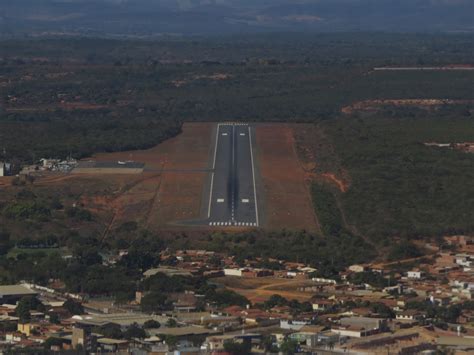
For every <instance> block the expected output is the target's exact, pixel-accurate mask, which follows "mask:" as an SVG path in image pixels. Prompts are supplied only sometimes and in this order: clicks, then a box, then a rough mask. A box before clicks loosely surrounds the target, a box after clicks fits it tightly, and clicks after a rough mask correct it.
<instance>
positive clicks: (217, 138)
mask: <svg viewBox="0 0 474 355" xmlns="http://www.w3.org/2000/svg"><path fill="white" fill-rule="evenodd" d="M220 127H221V125H220V124H218V125H217V129H216V142H215V143H214V144H215V145H214V161H213V162H212V174H211V189H210V191H209V207H208V209H207V218H211V204H212V190H213V188H214V170H215V169H216V156H217V145H218V144H219V129H220Z"/></svg>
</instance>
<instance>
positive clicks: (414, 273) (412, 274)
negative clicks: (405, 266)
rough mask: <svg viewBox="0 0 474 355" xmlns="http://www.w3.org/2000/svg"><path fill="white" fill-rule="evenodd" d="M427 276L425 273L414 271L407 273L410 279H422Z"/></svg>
mask: <svg viewBox="0 0 474 355" xmlns="http://www.w3.org/2000/svg"><path fill="white" fill-rule="evenodd" d="M424 276H425V274H424V272H423V271H420V270H412V271H408V272H407V277H408V278H409V279H418V280H419V279H422V278H423V277H424Z"/></svg>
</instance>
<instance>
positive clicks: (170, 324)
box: [166, 318, 178, 328]
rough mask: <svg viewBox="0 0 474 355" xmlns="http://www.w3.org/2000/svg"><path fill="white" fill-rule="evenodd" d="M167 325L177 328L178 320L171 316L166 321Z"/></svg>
mask: <svg viewBox="0 0 474 355" xmlns="http://www.w3.org/2000/svg"><path fill="white" fill-rule="evenodd" d="M166 326H167V327H168V328H176V327H177V326H178V322H177V321H176V319H174V318H169V319H168V321H167V322H166Z"/></svg>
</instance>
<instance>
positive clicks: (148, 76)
mask: <svg viewBox="0 0 474 355" xmlns="http://www.w3.org/2000/svg"><path fill="white" fill-rule="evenodd" d="M472 43H473V41H472V37H471V36H468V35H456V36H454V35H440V36H433V35H382V34H350V35H349V34H344V35H343V34H338V35H336V34H326V35H318V36H308V35H306V36H296V35H281V36H276V35H274V36H270V35H267V36H265V35H262V36H253V37H245V36H240V37H230V38H226V39H223V38H213V39H204V38H196V39H194V40H191V39H188V40H183V39H175V40H172V39H167V40H160V41H155V42H146V41H130V40H124V41H118V40H105V39H68V40H60V39H49V40H47V39H37V40H34V39H25V40H20V41H18V40H15V41H13V40H4V41H2V42H0V48H1V57H0V85H1V88H2V90H1V96H0V100H1V101H0V128H1V130H0V139H1V142H2V144H1V145H2V148H5V150H6V151H7V158H9V159H10V160H11V159H15V158H16V159H19V160H26V161H31V160H33V159H39V158H41V157H44V156H51V157H56V156H65V155H67V154H72V155H73V156H76V157H83V156H86V155H89V154H91V153H92V152H93V151H110V150H124V149H132V148H143V147H149V146H151V145H153V144H156V143H159V142H161V141H162V140H163V139H165V138H168V137H170V136H172V135H175V134H176V133H177V132H179V126H180V124H181V123H182V122H183V121H192V120H201V121H221V120H248V121H285V122H288V121H291V122H320V121H322V120H328V119H334V118H337V117H338V116H339V115H340V110H341V108H342V107H344V106H346V105H350V104H352V103H354V102H356V101H360V100H367V99H390V98H393V99H402V98H426V99H431V98H441V99H457V100H471V99H472V92H474V86H473V85H474V80H473V79H474V71H434V72H433V71H427V72H410V73H404V72H401V73H398V72H397V73H393V72H374V71H372V69H373V68H374V67H377V66H387V65H395V66H396V65H449V64H453V63H454V64H474V63H473V62H472V58H473V57H474V56H473V53H474V45H473V44H472Z"/></svg>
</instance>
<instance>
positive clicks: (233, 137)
mask: <svg viewBox="0 0 474 355" xmlns="http://www.w3.org/2000/svg"><path fill="white" fill-rule="evenodd" d="M232 173H233V175H235V173H236V172H235V124H232ZM234 184H235V176H233V178H232V221H234V216H235V186H234Z"/></svg>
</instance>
